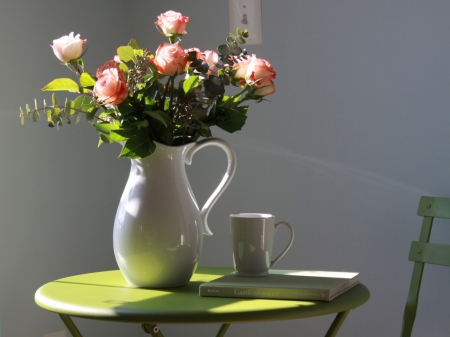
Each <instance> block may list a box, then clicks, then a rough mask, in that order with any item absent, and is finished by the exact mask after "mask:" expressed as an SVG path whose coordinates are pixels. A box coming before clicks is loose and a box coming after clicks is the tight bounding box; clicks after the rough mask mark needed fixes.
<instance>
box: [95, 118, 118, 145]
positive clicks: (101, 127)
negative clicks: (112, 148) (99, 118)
mask: <svg viewBox="0 0 450 337" xmlns="http://www.w3.org/2000/svg"><path fill="white" fill-rule="evenodd" d="M92 126H93V127H94V128H95V129H96V130H97V131H98V132H100V140H101V142H99V144H98V145H99V146H100V145H101V143H102V142H104V143H107V144H109V143H112V142H114V141H113V140H112V139H111V137H110V134H111V131H113V130H117V129H118V128H119V126H118V125H116V124H110V123H94V124H92Z"/></svg>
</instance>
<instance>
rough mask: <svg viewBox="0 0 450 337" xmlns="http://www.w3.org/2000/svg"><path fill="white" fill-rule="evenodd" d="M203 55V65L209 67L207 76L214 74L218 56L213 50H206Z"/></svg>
mask: <svg viewBox="0 0 450 337" xmlns="http://www.w3.org/2000/svg"><path fill="white" fill-rule="evenodd" d="M204 55H205V58H204V62H203V63H207V64H208V66H209V70H208V75H211V74H215V73H216V72H217V64H218V63H219V54H217V53H216V52H215V51H214V50H207V51H205V53H204Z"/></svg>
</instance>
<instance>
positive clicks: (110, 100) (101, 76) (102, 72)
mask: <svg viewBox="0 0 450 337" xmlns="http://www.w3.org/2000/svg"><path fill="white" fill-rule="evenodd" d="M96 76H97V81H96V82H95V85H94V94H95V96H96V97H97V101H98V102H100V103H105V104H120V103H122V102H123V101H124V100H125V99H126V98H127V95H128V88H127V86H126V79H125V75H124V73H123V71H122V70H120V69H119V68H118V67H117V63H116V62H115V61H108V62H106V63H105V64H103V65H102V66H101V67H100V68H98V69H97V73H96Z"/></svg>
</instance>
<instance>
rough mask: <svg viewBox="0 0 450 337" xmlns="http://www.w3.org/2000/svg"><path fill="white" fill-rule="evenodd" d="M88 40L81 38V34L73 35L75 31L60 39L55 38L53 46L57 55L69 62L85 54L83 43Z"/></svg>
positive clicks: (63, 60)
mask: <svg viewBox="0 0 450 337" xmlns="http://www.w3.org/2000/svg"><path fill="white" fill-rule="evenodd" d="M86 41H87V40H82V39H80V34H78V35H76V36H73V32H71V33H70V34H69V35H64V36H62V37H60V38H59V39H56V40H53V44H52V45H51V47H52V48H53V52H54V53H55V55H56V57H57V58H58V59H60V60H61V61H62V62H65V63H67V62H69V61H71V60H76V59H77V58H79V57H80V56H81V54H83V44H85V43H86Z"/></svg>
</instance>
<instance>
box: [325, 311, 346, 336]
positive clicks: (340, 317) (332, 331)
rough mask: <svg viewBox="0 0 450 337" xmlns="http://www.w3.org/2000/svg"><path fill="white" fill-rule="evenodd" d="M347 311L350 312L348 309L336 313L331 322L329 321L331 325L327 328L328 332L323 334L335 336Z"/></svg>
mask: <svg viewBox="0 0 450 337" xmlns="http://www.w3.org/2000/svg"><path fill="white" fill-rule="evenodd" d="M349 312H350V310H347V311H342V312H340V313H338V314H337V315H336V317H335V319H334V321H333V323H331V326H330V328H329V329H328V332H327V334H326V335H325V337H334V336H336V334H337V332H338V331H339V329H340V328H341V325H342V323H344V321H345V318H346V317H347V315H348V313H349Z"/></svg>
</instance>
